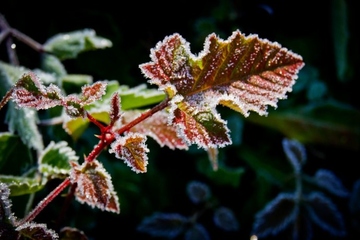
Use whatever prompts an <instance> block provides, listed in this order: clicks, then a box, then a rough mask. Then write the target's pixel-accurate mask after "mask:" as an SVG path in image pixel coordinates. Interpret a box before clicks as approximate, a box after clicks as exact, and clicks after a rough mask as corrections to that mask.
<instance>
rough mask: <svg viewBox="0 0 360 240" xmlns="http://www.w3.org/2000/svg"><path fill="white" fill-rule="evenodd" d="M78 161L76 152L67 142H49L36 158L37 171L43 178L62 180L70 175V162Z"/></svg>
mask: <svg viewBox="0 0 360 240" xmlns="http://www.w3.org/2000/svg"><path fill="white" fill-rule="evenodd" d="M78 159H79V157H78V156H76V152H75V151H74V150H73V149H72V148H70V147H69V146H68V143H67V142H65V141H60V142H57V143H55V142H53V141H51V142H50V143H49V145H48V146H47V147H46V148H45V149H44V150H43V151H42V152H41V154H40V156H39V158H38V166H39V167H38V169H39V171H40V172H41V173H42V174H43V175H44V176H45V177H49V178H56V177H60V178H63V177H66V176H68V175H69V173H70V169H71V166H70V161H78Z"/></svg>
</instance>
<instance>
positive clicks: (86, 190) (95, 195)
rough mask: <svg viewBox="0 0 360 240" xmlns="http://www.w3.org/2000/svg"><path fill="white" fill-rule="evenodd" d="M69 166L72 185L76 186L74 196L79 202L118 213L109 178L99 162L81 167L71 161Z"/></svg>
mask: <svg viewBox="0 0 360 240" xmlns="http://www.w3.org/2000/svg"><path fill="white" fill-rule="evenodd" d="M71 165H72V170H71V172H70V178H71V182H72V183H76V184H77V188H76V191H75V196H76V199H77V200H78V201H79V202H81V203H87V204H89V205H90V206H91V207H97V208H100V209H101V210H103V211H104V210H106V211H110V212H115V213H120V204H119V200H118V197H117V194H116V192H115V191H114V186H113V184H112V181H111V176H110V175H109V174H108V173H107V172H106V170H105V168H104V167H103V165H102V164H101V163H100V162H99V161H97V160H94V161H92V162H84V163H83V164H82V165H79V164H78V163H77V162H74V161H72V162H71Z"/></svg>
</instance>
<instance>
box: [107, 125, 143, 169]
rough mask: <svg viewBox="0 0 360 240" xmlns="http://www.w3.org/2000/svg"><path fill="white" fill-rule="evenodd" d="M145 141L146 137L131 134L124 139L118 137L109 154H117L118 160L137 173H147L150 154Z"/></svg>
mask: <svg viewBox="0 0 360 240" xmlns="http://www.w3.org/2000/svg"><path fill="white" fill-rule="evenodd" d="M145 141H146V136H145V135H143V134H140V133H132V132H130V133H128V134H127V135H126V136H124V137H118V138H117V139H116V141H115V142H113V143H112V144H111V148H110V149H109V152H110V153H115V156H116V157H117V158H119V159H123V160H124V161H125V162H126V164H127V165H128V166H129V167H131V170H133V171H135V172H136V173H145V172H146V171H147V169H146V166H147V164H148V157H147V155H146V153H147V152H149V149H148V148H147V146H146V144H145Z"/></svg>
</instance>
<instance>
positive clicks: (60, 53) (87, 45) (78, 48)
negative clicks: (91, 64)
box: [44, 29, 112, 60]
mask: <svg viewBox="0 0 360 240" xmlns="http://www.w3.org/2000/svg"><path fill="white" fill-rule="evenodd" d="M108 47H112V42H111V41H110V40H108V39H106V38H102V37H99V36H96V33H95V31H94V30H92V29H84V30H81V31H73V32H69V33H61V34H57V35H55V36H53V37H52V38H50V39H49V40H48V41H47V42H46V43H45V44H44V48H45V50H46V51H48V52H51V53H52V54H54V55H55V56H57V57H58V58H59V59H60V60H65V59H71V58H76V57H77V56H78V55H79V54H80V53H82V52H85V51H90V50H96V49H103V48H108Z"/></svg>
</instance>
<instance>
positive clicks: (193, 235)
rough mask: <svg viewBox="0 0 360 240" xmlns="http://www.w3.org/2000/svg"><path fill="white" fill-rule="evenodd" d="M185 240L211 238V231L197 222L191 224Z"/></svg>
mask: <svg viewBox="0 0 360 240" xmlns="http://www.w3.org/2000/svg"><path fill="white" fill-rule="evenodd" d="M184 239H185V240H210V235H209V232H208V231H207V230H206V228H205V227H204V225H202V224H200V223H195V224H193V225H191V226H190V227H189V228H188V229H187V230H186V231H185V235H184Z"/></svg>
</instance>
